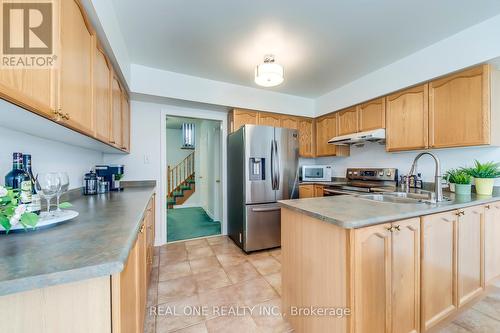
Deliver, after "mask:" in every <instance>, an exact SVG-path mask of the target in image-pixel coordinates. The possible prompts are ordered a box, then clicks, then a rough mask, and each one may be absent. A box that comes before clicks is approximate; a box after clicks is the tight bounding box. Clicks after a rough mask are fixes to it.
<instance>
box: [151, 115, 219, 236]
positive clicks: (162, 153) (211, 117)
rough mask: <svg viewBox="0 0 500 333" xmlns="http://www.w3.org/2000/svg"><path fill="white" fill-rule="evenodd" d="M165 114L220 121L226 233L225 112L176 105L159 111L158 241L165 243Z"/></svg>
mask: <svg viewBox="0 0 500 333" xmlns="http://www.w3.org/2000/svg"><path fill="white" fill-rule="evenodd" d="M167 116H173V117H186V118H196V119H206V120H216V121H220V122H221V137H220V140H221V142H220V144H221V159H222V161H221V163H222V166H221V167H222V177H221V196H222V218H221V221H220V223H221V234H222V235H227V186H226V182H227V141H226V137H227V112H222V111H211V110H202V109H192V108H183V107H176V106H171V107H170V106H169V107H162V108H161V112H160V117H161V119H160V123H161V142H160V147H161V148H160V161H161V188H160V192H161V198H160V203H161V207H162V209H161V214H160V216H161V221H162V223H161V228H160V242H161V244H166V243H167V208H166V207H167Z"/></svg>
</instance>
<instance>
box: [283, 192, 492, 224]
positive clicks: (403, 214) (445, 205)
mask: <svg viewBox="0 0 500 333" xmlns="http://www.w3.org/2000/svg"><path fill="white" fill-rule="evenodd" d="M444 195H445V196H447V197H449V198H450V199H451V200H450V201H443V202H440V203H437V204H427V203H418V204H408V203H392V202H379V201H373V200H368V199H363V198H359V197H357V196H354V195H338V196H330V197H317V198H306V199H295V200H281V201H279V204H280V205H281V207H284V208H289V209H292V210H295V211H298V212H300V213H303V214H305V215H308V216H311V217H314V218H317V219H320V220H323V221H325V222H328V223H333V224H335V225H338V226H340V227H342V228H346V229H356V228H362V227H366V226H370V225H375V224H380V223H386V222H391V221H397V220H403V219H407V218H412V217H417V216H423V215H428V214H434V213H440V212H445V211H449V210H453V209H458V208H465V207H469V206H475V205H481V204H486V203H489V202H494V201H500V191H495V193H494V194H493V196H478V195H476V194H472V195H470V196H465V197H463V196H456V195H455V194H454V193H444Z"/></svg>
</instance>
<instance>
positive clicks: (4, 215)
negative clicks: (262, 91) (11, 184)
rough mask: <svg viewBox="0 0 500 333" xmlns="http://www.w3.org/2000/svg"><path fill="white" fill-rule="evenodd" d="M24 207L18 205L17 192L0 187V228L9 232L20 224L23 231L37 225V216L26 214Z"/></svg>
mask: <svg viewBox="0 0 500 333" xmlns="http://www.w3.org/2000/svg"><path fill="white" fill-rule="evenodd" d="M26 208H27V207H26V205H23V204H20V203H19V191H18V190H13V189H9V188H5V187H3V186H0V226H2V227H3V229H5V232H7V233H8V232H9V231H10V229H11V228H12V227H13V226H15V225H17V224H18V223H20V224H21V225H22V226H23V227H24V228H25V229H26V228H28V227H32V228H34V227H35V226H36V224H37V223H38V215H36V214H35V213H31V212H28V211H27V210H26Z"/></svg>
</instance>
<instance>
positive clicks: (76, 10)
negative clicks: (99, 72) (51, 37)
mask: <svg viewBox="0 0 500 333" xmlns="http://www.w3.org/2000/svg"><path fill="white" fill-rule="evenodd" d="M93 38H94V36H93V33H92V32H91V30H90V27H89V26H88V25H87V21H86V17H85V16H84V14H83V11H82V9H81V8H80V5H79V4H78V2H77V1H75V0H67V1H61V63H60V69H59V73H60V75H59V108H60V112H61V113H62V114H64V115H65V116H64V117H63V118H64V119H65V123H66V124H67V125H69V126H71V127H73V128H75V129H77V130H80V131H82V132H84V133H86V134H89V135H93V134H94V111H93V100H92V58H93V54H94V44H93V43H94V42H93Z"/></svg>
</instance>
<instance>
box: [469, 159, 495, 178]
mask: <svg viewBox="0 0 500 333" xmlns="http://www.w3.org/2000/svg"><path fill="white" fill-rule="evenodd" d="M466 170H467V173H468V174H469V175H471V176H472V177H474V178H497V177H500V163H495V162H486V163H481V162H479V161H478V160H474V167H472V168H467V169H466Z"/></svg>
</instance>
